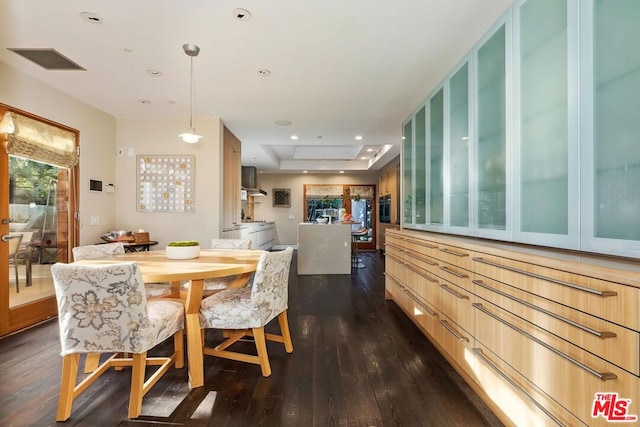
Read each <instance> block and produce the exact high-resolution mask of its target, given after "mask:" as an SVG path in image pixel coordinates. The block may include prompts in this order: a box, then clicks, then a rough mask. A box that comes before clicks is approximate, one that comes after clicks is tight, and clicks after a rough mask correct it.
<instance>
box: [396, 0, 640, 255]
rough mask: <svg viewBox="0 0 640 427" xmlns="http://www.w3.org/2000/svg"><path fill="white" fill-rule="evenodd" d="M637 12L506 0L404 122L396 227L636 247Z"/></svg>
mask: <svg viewBox="0 0 640 427" xmlns="http://www.w3.org/2000/svg"><path fill="white" fill-rule="evenodd" d="M637 22H640V2H637V1H633V0H620V1H606V0H518V1H516V2H515V3H514V4H513V5H512V7H511V8H510V9H509V10H508V11H507V12H506V13H505V14H504V16H503V17H502V18H501V19H499V20H498V22H497V23H496V24H495V25H494V26H493V27H492V28H490V29H489V30H488V31H487V33H486V34H485V36H483V37H482V38H481V39H480V40H479V41H478V43H477V44H476V46H475V47H474V48H473V49H472V50H471V52H470V53H469V55H468V56H467V57H466V58H465V59H463V60H462V61H461V63H460V64H459V65H457V66H456V68H454V69H453V70H452V72H451V73H450V74H449V75H447V76H446V78H445V79H444V80H443V82H442V83H441V84H440V85H438V86H437V87H436V88H435V89H434V91H433V92H432V93H431V94H430V95H429V97H428V98H427V100H426V101H425V103H424V104H423V105H421V106H419V107H418V108H417V109H416V113H415V114H413V115H412V116H411V117H410V118H409V119H408V120H407V121H406V122H405V124H404V125H403V130H404V136H405V138H406V139H405V140H404V141H403V159H402V161H403V163H402V171H403V174H402V180H403V181H402V189H403V206H404V210H403V213H404V215H403V223H402V225H403V226H404V227H406V228H412V229H417V230H426V231H437V232H444V233H452V234H461V235H469V236H475V237H483V238H489V239H496V240H503V241H513V242H520V243H528V244H535V245H542V246H549V247H557V248H565V249H574V250H582V251H588V252H596V253H603V254H609V255H619V256H624V257H632V258H640V225H639V223H638V220H637V217H638V215H637V213H638V212H640V145H639V144H638V143H637V135H638V134H639V132H640V120H639V118H640V54H639V53H638V52H640V30H639V28H640V26H638V25H637ZM465 74H467V78H465ZM465 84H467V85H468V86H467V88H466V97H465ZM465 104H466V115H465ZM465 127H466V129H465ZM465 164H466V165H467V168H466V170H465Z"/></svg>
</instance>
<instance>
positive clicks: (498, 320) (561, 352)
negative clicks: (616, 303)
mask: <svg viewBox="0 0 640 427" xmlns="http://www.w3.org/2000/svg"><path fill="white" fill-rule="evenodd" d="M478 301H482V300H481V299H479V298H478ZM473 305H474V308H476V329H475V334H476V340H478V341H479V342H481V343H483V344H484V345H486V346H487V347H488V348H490V349H492V350H493V352H494V353H495V354H496V355H498V356H499V357H500V358H502V359H503V360H504V361H505V362H506V363H508V364H509V365H511V366H512V367H513V368H514V369H515V370H517V371H518V372H520V373H521V374H522V375H523V376H524V377H525V378H527V379H528V380H529V381H531V382H532V383H533V384H534V385H535V386H537V387H538V388H540V390H542V391H543V392H545V393H547V394H548V395H549V396H550V397H551V398H553V399H555V400H556V401H557V402H558V403H560V404H561V405H562V406H564V407H565V408H566V409H567V410H569V411H570V412H572V413H573V414H574V415H576V416H577V417H578V418H579V419H581V420H582V421H583V422H584V423H585V424H588V425H589V426H605V425H608V424H607V422H606V421H605V420H604V419H603V418H602V417H600V418H597V419H593V418H591V410H592V406H593V399H594V397H595V395H596V393H618V396H619V398H621V399H631V402H632V404H631V406H630V410H631V411H632V414H634V415H637V413H638V408H639V405H638V402H639V401H638V397H639V394H640V390H639V388H638V381H639V380H638V378H637V377H635V376H633V375H632V374H630V373H628V372H626V371H624V370H622V369H621V368H618V367H617V366H615V365H613V364H611V363H608V362H606V361H604V360H603V359H600V358H599V357H597V356H594V355H592V354H590V353H588V352H586V351H584V350H582V349H580V348H578V347H575V346H573V345H572V344H570V343H567V342H566V341H564V340H562V339H560V338H558V337H555V336H553V335H551V334H549V333H547V332H544V331H541V330H539V329H538V328H534V327H533V326H532V325H531V324H529V323H528V322H526V321H524V320H522V319H520V318H518V317H515V316H513V315H511V314H509V313H508V312H506V311H504V310H501V309H500V308H498V307H496V306H494V305H493V304H491V303H488V302H482V303H481V304H478V303H474V304H473ZM545 334H546V335H547V337H546V339H544V340H543V339H541V335H545Z"/></svg>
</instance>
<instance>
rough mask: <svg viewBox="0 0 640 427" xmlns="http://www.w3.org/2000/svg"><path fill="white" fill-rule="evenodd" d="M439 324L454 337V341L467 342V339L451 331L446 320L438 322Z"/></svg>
mask: <svg viewBox="0 0 640 427" xmlns="http://www.w3.org/2000/svg"><path fill="white" fill-rule="evenodd" d="M439 322H440V324H441V325H442V326H444V328H445V329H446V330H447V331H449V332H450V333H451V335H453V336H454V337H456V339H457V340H458V341H466V342H469V338H467V337H463V336H462V335H460V334H459V333H458V332H457V331H456V330H455V329H453V328H452V327H451V325H449V322H447V321H446V320H439Z"/></svg>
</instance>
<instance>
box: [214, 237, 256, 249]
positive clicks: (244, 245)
mask: <svg viewBox="0 0 640 427" xmlns="http://www.w3.org/2000/svg"><path fill="white" fill-rule="evenodd" d="M211 249H251V240H249V239H212V240H211Z"/></svg>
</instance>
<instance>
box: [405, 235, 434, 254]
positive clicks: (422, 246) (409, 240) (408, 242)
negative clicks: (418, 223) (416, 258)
mask: <svg viewBox="0 0 640 427" xmlns="http://www.w3.org/2000/svg"><path fill="white" fill-rule="evenodd" d="M404 247H405V248H406V249H407V250H410V251H413V252H417V253H419V254H423V255H427V256H429V257H436V255H437V254H438V252H439V250H440V246H439V245H438V244H437V243H435V242H430V241H428V240H423V239H419V238H416V237H405V239H404Z"/></svg>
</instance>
